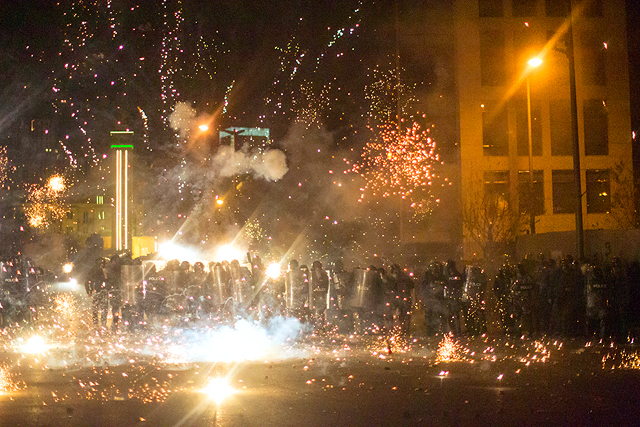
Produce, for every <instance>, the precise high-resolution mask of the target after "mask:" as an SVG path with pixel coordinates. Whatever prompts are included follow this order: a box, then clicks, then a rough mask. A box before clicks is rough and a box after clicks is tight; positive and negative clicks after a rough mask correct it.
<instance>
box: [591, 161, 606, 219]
mask: <svg viewBox="0 0 640 427" xmlns="http://www.w3.org/2000/svg"><path fill="white" fill-rule="evenodd" d="M586 172H587V173H586V178H587V182H586V184H587V185H586V186H587V213H589V214H590V213H608V212H609V211H610V210H611V185H610V182H609V171H608V170H587V171H586Z"/></svg>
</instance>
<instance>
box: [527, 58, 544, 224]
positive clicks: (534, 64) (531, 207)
mask: <svg viewBox="0 0 640 427" xmlns="http://www.w3.org/2000/svg"><path fill="white" fill-rule="evenodd" d="M528 64H529V67H530V68H535V67H538V66H539V65H540V64H542V60H541V59H540V58H531V59H530V60H529V61H528ZM530 72H531V69H529V70H528V71H527V132H528V138H529V228H530V230H531V234H536V214H535V212H534V207H535V201H534V199H533V194H534V193H533V143H532V141H531V89H530V83H529V74H530Z"/></svg>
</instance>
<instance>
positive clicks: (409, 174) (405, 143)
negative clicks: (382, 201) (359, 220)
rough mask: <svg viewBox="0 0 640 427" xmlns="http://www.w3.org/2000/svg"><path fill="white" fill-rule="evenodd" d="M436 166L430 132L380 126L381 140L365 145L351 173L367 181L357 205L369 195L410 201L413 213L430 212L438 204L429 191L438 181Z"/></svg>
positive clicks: (413, 127)
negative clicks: (428, 209) (422, 210)
mask: <svg viewBox="0 0 640 427" xmlns="http://www.w3.org/2000/svg"><path fill="white" fill-rule="evenodd" d="M438 163H441V162H440V158H439V156H438V154H437V153H436V143H435V141H434V140H433V139H432V138H431V137H430V136H429V129H427V130H426V131H421V130H420V125H418V124H417V123H415V122H414V123H413V126H412V127H411V128H408V129H406V131H404V132H403V131H401V130H400V129H399V128H398V127H397V126H394V125H383V126H381V128H380V138H379V139H376V140H374V141H370V142H368V143H367V144H366V145H365V147H364V151H363V152H362V155H361V158H360V161H359V162H356V163H355V164H354V165H353V166H352V169H351V171H352V172H355V173H358V174H360V175H361V176H362V177H363V178H364V179H365V181H366V184H365V186H364V187H363V188H361V195H360V199H359V200H358V201H362V200H363V199H364V197H365V193H366V192H370V193H371V194H372V195H373V196H377V195H382V196H383V197H389V196H396V195H397V196H400V197H402V198H403V199H409V200H410V201H412V204H411V206H412V208H414V209H415V208H421V209H425V208H429V207H430V206H431V205H432V204H433V203H437V202H438V199H436V198H435V196H433V194H432V193H431V192H430V191H429V190H430V188H431V187H432V186H433V184H434V180H436V179H437V176H436V175H435V173H434V171H433V169H434V166H435V165H436V164H438ZM420 190H422V191H420Z"/></svg>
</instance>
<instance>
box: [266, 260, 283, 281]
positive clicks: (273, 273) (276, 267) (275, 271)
mask: <svg viewBox="0 0 640 427" xmlns="http://www.w3.org/2000/svg"><path fill="white" fill-rule="evenodd" d="M266 273H267V277H268V278H270V279H277V278H278V277H280V276H281V275H282V271H281V269H280V264H278V263H277V262H273V263H271V264H269V265H268V266H267V270H266Z"/></svg>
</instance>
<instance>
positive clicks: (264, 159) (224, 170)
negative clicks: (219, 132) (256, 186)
mask: <svg viewBox="0 0 640 427" xmlns="http://www.w3.org/2000/svg"><path fill="white" fill-rule="evenodd" d="M211 163H212V166H213V173H217V174H218V175H219V176H221V177H230V176H234V175H240V174H245V173H251V174H253V175H254V176H256V177H258V178H263V179H266V180H267V181H278V180H280V179H282V177H283V176H284V175H285V174H286V173H287V171H288V170H289V169H288V167H287V160H286V156H285V154H284V153H283V152H282V151H280V150H276V149H271V150H266V151H264V152H259V151H254V152H248V151H246V150H245V149H243V150H241V151H234V150H233V148H231V147H226V146H222V147H220V148H219V149H218V152H217V153H216V155H215V156H214V157H213V158H212V159H211Z"/></svg>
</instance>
